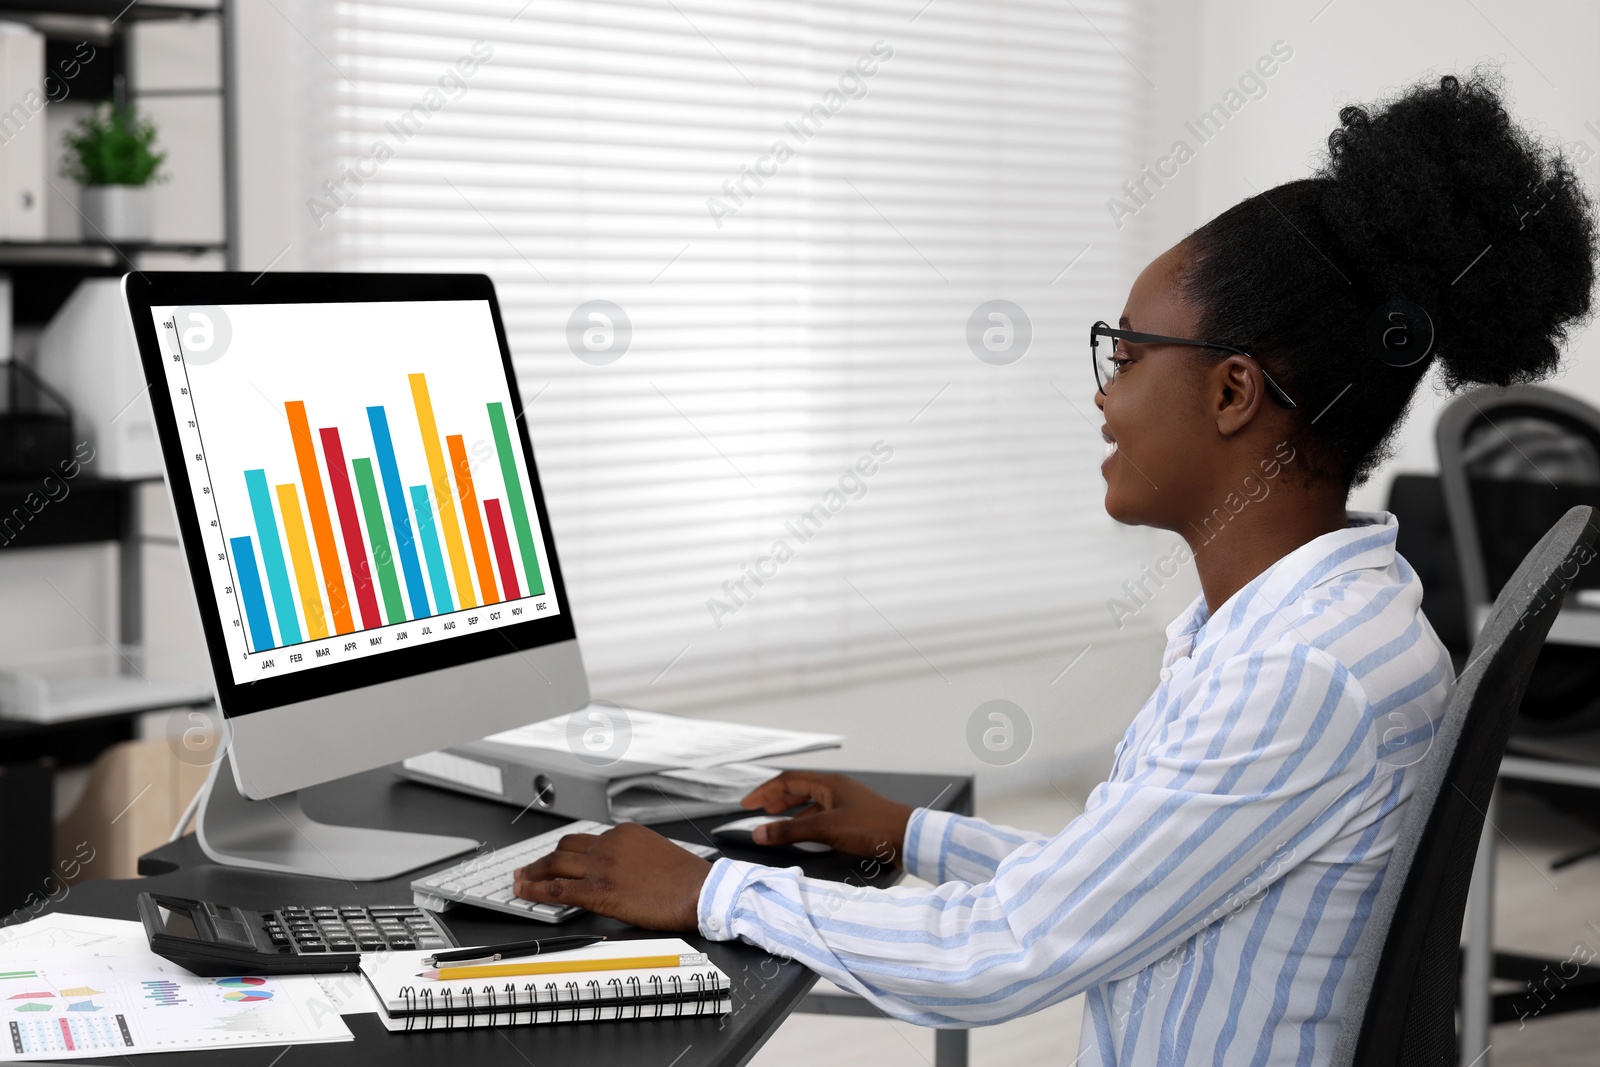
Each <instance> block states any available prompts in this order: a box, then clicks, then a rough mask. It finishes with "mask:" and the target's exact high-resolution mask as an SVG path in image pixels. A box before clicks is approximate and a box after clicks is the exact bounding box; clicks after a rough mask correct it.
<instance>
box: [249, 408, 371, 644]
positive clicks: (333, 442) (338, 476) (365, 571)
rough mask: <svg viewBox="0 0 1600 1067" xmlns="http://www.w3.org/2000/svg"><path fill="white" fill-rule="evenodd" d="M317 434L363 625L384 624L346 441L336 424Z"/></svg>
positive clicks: (369, 626)
mask: <svg viewBox="0 0 1600 1067" xmlns="http://www.w3.org/2000/svg"><path fill="white" fill-rule="evenodd" d="M317 433H318V434H319V435H320V436H321V437H322V455H323V457H324V458H325V459H327V461H328V483H329V484H330V485H331V486H332V487H333V504H334V507H336V508H337V509H338V510H339V532H340V533H342V534H343V535H344V551H345V555H347V556H348V557H349V558H350V577H351V579H352V580H353V581H354V582H355V586H356V604H357V606H359V607H360V608H361V625H362V626H364V627H368V628H371V627H373V626H382V625H383V618H382V617H381V616H380V615H379V614H378V597H377V595H376V594H375V593H374V592H373V590H372V566H371V564H369V563H368V562H367V548H366V546H365V545H363V544H362V543H361V523H360V522H359V521H358V520H357V519H356V501H355V497H353V496H351V495H350V476H349V475H348V474H346V473H345V468H344V444H343V442H341V441H340V440H339V431H338V430H337V429H335V428H334V427H331V426H327V427H324V428H322V429H320V430H318V431H317ZM273 595H274V596H276V595H277V594H276V593H274V594H273Z"/></svg>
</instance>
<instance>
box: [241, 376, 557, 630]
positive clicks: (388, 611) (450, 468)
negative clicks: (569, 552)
mask: <svg viewBox="0 0 1600 1067" xmlns="http://www.w3.org/2000/svg"><path fill="white" fill-rule="evenodd" d="M398 376H399V375H398V373H397V374H396V383H395V384H398ZM406 377H407V381H408V383H409V386H410V389H411V399H412V403H413V405H414V407H415V409H416V419H417V422H416V426H417V429H416V431H415V432H416V433H417V434H418V436H416V437H412V436H411V434H412V432H413V431H411V430H409V429H408V428H407V426H406V425H400V426H396V425H394V424H392V423H391V421H390V419H389V416H388V408H389V407H390V406H394V404H393V402H392V401H391V402H390V404H388V405H382V404H366V403H363V402H361V399H360V398H359V397H347V398H345V399H344V401H343V403H346V404H348V403H351V402H354V403H357V404H359V406H358V407H356V408H354V410H353V412H351V409H350V408H348V407H345V408H343V410H344V411H347V412H351V413H352V414H355V417H356V419H359V417H360V416H359V414H358V413H359V411H360V410H361V409H362V408H365V411H366V422H367V426H366V428H365V429H362V428H361V427H359V426H356V425H346V424H342V423H341V424H340V425H330V426H322V427H319V428H317V429H316V430H315V431H314V432H313V429H312V426H311V420H310V418H309V414H310V413H309V412H308V405H307V402H306V401H304V400H292V401H287V402H286V403H285V404H284V411H285V414H286V416H287V420H288V424H289V434H288V440H287V441H284V440H283V439H282V438H281V437H279V439H278V445H277V446H276V447H277V448H278V449H280V450H281V451H279V452H278V454H277V456H276V458H275V459H273V460H271V461H269V462H263V463H262V465H261V466H260V467H257V468H253V469H249V470H244V471H241V472H240V473H241V474H242V475H243V482H242V488H243V491H244V492H243V495H241V494H240V489H239V487H240V486H241V483H240V482H238V481H234V482H233V485H234V486H235V488H234V489H233V490H232V491H231V494H232V499H231V500H230V501H229V508H230V509H231V510H229V511H227V512H225V518H226V521H227V522H228V523H229V526H230V528H228V529H226V530H225V531H224V538H225V540H226V542H227V547H229V548H230V549H231V551H232V556H233V561H234V562H233V567H234V573H235V586H236V593H237V596H238V599H239V603H240V605H241V609H242V610H241V612H240V614H241V615H242V616H243V618H240V619H238V620H237V622H236V625H238V626H240V627H241V629H240V631H239V632H241V633H243V634H244V635H245V637H246V639H247V642H248V644H249V646H250V648H251V651H253V652H261V651H265V650H269V649H285V648H288V647H289V646H292V645H298V644H301V643H303V642H307V641H322V640H326V639H328V638H330V637H333V636H335V635H344V634H351V633H355V632H357V631H364V630H374V629H378V628H381V627H385V626H395V625H399V624H403V623H406V622H410V621H413V620H419V619H428V618H431V617H435V616H437V615H440V614H445V613H453V612H458V611H462V610H463V609H470V608H474V607H477V606H478V605H480V604H484V605H489V604H498V603H500V602H502V601H505V600H520V599H522V598H524V597H528V596H537V595H542V594H543V591H544V583H543V581H542V578H541V575H540V571H539V567H540V563H539V556H540V551H541V548H542V546H541V544H540V542H539V541H538V540H537V536H538V528H537V526H536V523H537V521H538V517H537V513H536V505H537V500H530V498H529V496H528V491H527V486H526V483H525V482H524V481H523V478H524V474H523V473H522V472H521V468H519V460H518V458H517V457H518V449H519V447H520V445H521V441H520V438H519V437H518V436H517V435H515V434H514V433H513V430H514V427H513V426H512V425H511V423H510V422H509V421H508V419H507V414H506V407H505V405H503V404H502V403H490V404H487V405H485V407H484V408H479V407H477V406H476V405H473V406H471V407H469V408H467V409H462V408H461V407H460V406H459V405H458V403H457V399H456V398H455V397H454V396H451V397H450V400H451V407H450V410H449V412H448V415H449V420H448V421H447V423H446V425H445V427H444V430H441V428H440V425H439V423H438V418H437V415H436V413H435V411H434V408H433V400H432V396H431V395H430V393H429V389H428V381H427V377H426V376H425V375H423V374H418V373H412V374H407V375H406ZM452 384H454V383H452ZM312 407H314V408H317V410H318V412H320V414H321V415H322V419H321V421H329V422H332V421H336V420H335V419H334V418H330V417H329V412H327V411H322V410H321V408H320V407H319V406H318V405H316V404H315V403H313V404H312ZM485 410H486V412H487V415H488V420H489V427H490V429H491V430H492V436H493V439H494V445H495V449H496V451H497V456H496V458H495V459H494V460H491V459H490V457H489V455H488V453H487V451H486V450H485V451H484V452H483V453H482V454H481V455H476V456H470V455H469V454H468V450H467V446H466V440H467V438H468V437H473V438H474V439H475V440H476V439H478V438H479V437H481V436H482V435H483V426H482V419H483V413H484V411H485ZM457 420H464V421H465V422H466V424H467V425H464V426H463V425H460V424H454V425H453V424H452V423H457ZM405 421H406V420H402V422H405ZM454 429H461V430H463V432H462V433H449V432H445V431H448V430H454ZM368 432H370V434H371V438H370V445H371V452H370V453H369V454H367V455H365V456H351V455H350V454H349V452H350V450H351V449H352V448H353V449H354V450H355V451H358V452H366V451H367V447H366V445H367V443H368V438H367V434H368ZM358 442H360V443H358ZM347 444H348V445H349V446H350V448H347V447H346V445H347ZM419 444H420V445H421V446H422V448H421V452H422V455H421V456H420V457H419V456H418V454H417V446H418V445H419ZM289 445H292V448H293V473H291V471H290V470H289V469H285V468H289V466H290V459H289V452H288V448H287V447H286V446H289ZM479 447H480V448H481V446H479ZM263 459H265V457H263ZM424 459H425V460H426V462H427V466H428V470H427V473H426V475H424V474H423V473H422V471H421V470H420V469H419V468H420V467H421V464H422V462H423V460H424ZM475 460H476V461H477V462H478V469H477V470H476V471H474V469H473V463H474V461H475ZM406 465H409V467H410V469H408V468H407V466H406ZM273 474H277V476H278V477H280V478H282V477H284V476H285V475H287V476H288V480H285V481H282V482H279V483H276V484H275V483H274V482H273V481H272V480H271V475H273ZM407 475H409V476H410V477H409V478H407ZM234 477H235V478H237V475H236V476H234ZM411 480H416V481H417V482H418V483H419V484H409V482H410V481H411ZM502 487H503V492H502V491H501V490H502ZM480 493H484V494H492V495H480ZM246 503H248V510H246V509H245V508H244V507H243V505H244V504H246ZM235 525H237V526H238V528H237V529H234V528H231V527H233V526H235ZM235 533H237V534H240V535H241V536H231V535H233V534H235ZM519 566H520V567H521V568H522V572H521V573H518V568H519ZM352 594H353V595H352ZM352 600H353V601H354V603H351V601H352ZM448 628H449V626H448V624H447V625H446V626H444V627H440V628H439V630H440V631H441V632H442V631H443V630H445V629H448ZM431 633H432V631H429V632H428V635H431ZM424 636H427V635H424ZM374 643H375V642H374ZM362 644H363V645H365V644H366V642H362ZM348 650H349V649H348V648H347V649H346V650H345V651H348ZM329 651H332V650H328V649H321V650H318V652H317V653H316V654H317V655H325V654H327V653H328V652H329Z"/></svg>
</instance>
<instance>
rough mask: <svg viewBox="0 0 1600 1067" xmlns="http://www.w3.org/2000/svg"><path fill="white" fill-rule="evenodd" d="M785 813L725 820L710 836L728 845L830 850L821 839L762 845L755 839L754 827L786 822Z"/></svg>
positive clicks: (818, 850) (813, 850) (817, 850)
mask: <svg viewBox="0 0 1600 1067" xmlns="http://www.w3.org/2000/svg"><path fill="white" fill-rule="evenodd" d="M788 819H789V816H787V815H751V816H749V817H747V818H743V819H735V820H734V821H733V822H725V823H723V824H722V825H721V826H718V827H716V828H715V829H714V830H712V831H711V836H712V837H714V838H716V839H717V840H718V841H721V842H723V843H724V844H729V845H738V846H739V847H740V848H773V849H778V848H794V849H799V850H800V851H801V852H832V851H833V848H832V847H831V846H829V845H824V844H823V843H822V842H821V841H796V842H794V843H793V844H791V845H763V844H761V843H759V842H758V841H756V839H755V837H754V836H753V831H754V830H755V828H756V827H758V826H761V825H763V824H765V823H769V822H787V821H788Z"/></svg>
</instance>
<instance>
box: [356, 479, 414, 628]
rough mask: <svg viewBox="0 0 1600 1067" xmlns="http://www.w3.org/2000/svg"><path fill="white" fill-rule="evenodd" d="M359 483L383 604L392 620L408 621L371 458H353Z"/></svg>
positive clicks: (391, 622)
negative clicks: (373, 477) (395, 574)
mask: <svg viewBox="0 0 1600 1067" xmlns="http://www.w3.org/2000/svg"><path fill="white" fill-rule="evenodd" d="M350 466H351V467H352V468H354V470H355V472H356V487H357V488H358V489H359V490H360V492H361V511H362V513H363V514H365V515H366V517H367V540H369V541H371V542H372V558H373V559H374V560H376V561H377V564H378V586H379V588H381V589H382V590H383V607H384V610H385V611H386V612H387V613H388V615H389V624H390V625H391V626H392V625H394V624H395V623H397V622H405V621H406V605H405V601H404V600H402V599H401V598H400V580H399V579H398V578H396V577H395V576H394V556H393V554H392V553H390V551H389V527H388V526H386V525H384V521H383V505H382V504H379V503H378V483H377V482H375V481H373V479H372V460H370V459H353V460H351V461H350Z"/></svg>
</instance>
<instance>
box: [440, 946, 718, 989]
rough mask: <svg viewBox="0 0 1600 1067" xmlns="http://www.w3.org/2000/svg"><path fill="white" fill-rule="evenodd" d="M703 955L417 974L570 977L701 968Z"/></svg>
mask: <svg viewBox="0 0 1600 1067" xmlns="http://www.w3.org/2000/svg"><path fill="white" fill-rule="evenodd" d="M705 962H706V956H705V953H703V952H686V953H683V954H682V955H676V954H674V955H671V956H627V957H623V958H618V959H607V960H546V961H544V962H532V961H530V962H528V963H485V964H481V965H479V966H476V967H434V968H431V969H429V970H426V971H423V972H421V973H420V974H418V975H417V977H418V978H436V979H438V980H440V981H442V982H453V981H456V980H458V979H462V978H514V977H518V976H520V975H525V974H570V973H573V972H576V971H631V970H639V969H643V968H646V967H699V966H700V965H701V964H703V963H705Z"/></svg>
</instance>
